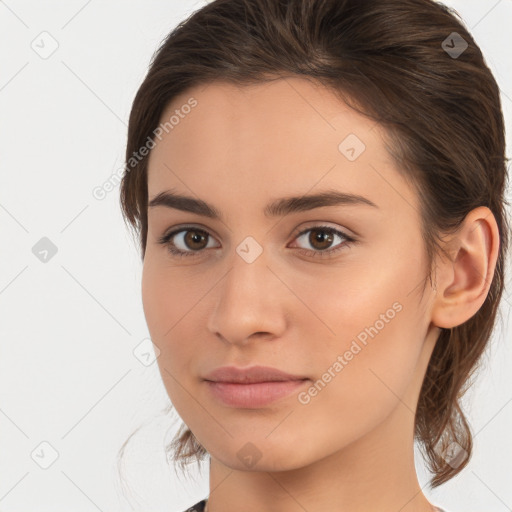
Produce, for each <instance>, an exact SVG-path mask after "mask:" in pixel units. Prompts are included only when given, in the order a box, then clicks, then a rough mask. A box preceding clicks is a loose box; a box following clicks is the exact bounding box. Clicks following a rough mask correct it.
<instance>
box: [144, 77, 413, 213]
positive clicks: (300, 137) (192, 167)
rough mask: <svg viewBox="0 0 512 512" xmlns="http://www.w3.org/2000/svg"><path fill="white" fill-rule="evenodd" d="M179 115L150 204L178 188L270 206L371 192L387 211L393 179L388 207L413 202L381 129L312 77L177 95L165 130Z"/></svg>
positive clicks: (154, 153) (152, 179) (159, 145)
mask: <svg viewBox="0 0 512 512" xmlns="http://www.w3.org/2000/svg"><path fill="white" fill-rule="evenodd" d="M190 105H194V106H190ZM171 117H172V126H171V124H170V123H168V126H167V130H164V131H163V133H162V136H161V140H158V139H154V141H155V142H156V146H155V147H154V148H153V149H152V150H151V153H150V156H149V163H148V194H149V197H150V198H151V197H153V196H154V195H156V194H158V193H159V192H161V191H163V190H168V189H170V188H175V189H179V190H180V191H182V192H183V193H186V192H187V191H188V192H189V195H190V191H193V193H194V194H196V195H197V196H199V197H210V196H212V194H217V195H218V197H219V201H221V202H229V201H230V198H232V195H233V194H237V195H238V199H239V201H240V200H241V201H244V198H245V200H249V198H251V200H254V201H255V202H261V203H262V204H263V203H266V202H267V200H268V198H269V197H274V196H275V197H281V196H285V195H290V194H294V193H299V194H300V193H303V194H305V193H306V192H308V191H314V188H315V187H317V188H322V189H325V188H337V189H342V190H343V191H347V192H353V193H363V192H364V195H366V196H367V197H369V198H370V199H371V200H372V201H374V202H377V203H378V202H380V203H381V204H382V203H383V202H386V197H384V194H383V191H384V188H385V181H388V186H387V188H388V190H387V191H388V192H389V196H388V198H387V200H388V202H389V204H390V205H391V204H393V201H394V202H395V203H396V195H397V194H399V195H404V194H405V195H408V196H409V199H410V200H411V201H414V198H413V192H412V191H411V190H409V189H408V186H407V185H406V184H405V182H403V181H402V179H401V178H400V176H399V175H398V173H397V172H396V170H395V169H394V168H393V167H394V163H393V162H392V161H391V159H390V156H389V154H388V153H387V151H386V149H385V146H384V141H383V131H382V129H381V127H380V126H379V125H377V124H376V123H375V122H374V121H372V120H370V119H368V118H366V117H365V116H362V115H361V114H359V113H357V112H355V111H354V110H352V109H351V108H349V107H348V106H347V105H346V104H345V103H343V102H342V101H341V100H340V99H339V98H338V97H336V95H335V94H334V93H333V92H332V91H330V90H329V89H327V88H326V87H324V86H322V85H320V84H318V83H315V82H312V81H310V80H306V79H303V78H296V77H293V78H282V79H278V80H275V81H271V82H267V83H259V84H254V85H249V86H237V85H234V84H230V83H227V82H220V81H219V82H213V83H210V84H207V85H204V84H203V85H200V86H197V87H193V88H190V89H188V90H187V91H185V92H184V93H182V94H180V95H179V96H177V97H175V98H174V100H173V101H172V103H171V104H169V105H168V106H167V108H166V109H165V110H164V112H163V114H162V116H161V120H160V124H161V126H163V127H165V125H164V123H166V122H167V121H169V120H170V119H171ZM354 156H355V158H354ZM383 180H384V181H383ZM393 196H395V197H393ZM231 200H232V199H231Z"/></svg>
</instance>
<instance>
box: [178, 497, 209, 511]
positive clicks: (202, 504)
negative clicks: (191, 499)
mask: <svg viewBox="0 0 512 512" xmlns="http://www.w3.org/2000/svg"><path fill="white" fill-rule="evenodd" d="M205 505H206V498H205V499H204V500H201V501H198V502H197V503H196V504H195V505H192V506H191V507H190V508H187V510H184V511H183V512H204V507H205Z"/></svg>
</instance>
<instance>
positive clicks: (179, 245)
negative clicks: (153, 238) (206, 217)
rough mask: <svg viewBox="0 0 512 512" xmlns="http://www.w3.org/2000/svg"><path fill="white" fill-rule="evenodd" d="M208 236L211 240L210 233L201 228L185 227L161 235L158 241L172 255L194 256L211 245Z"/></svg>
mask: <svg viewBox="0 0 512 512" xmlns="http://www.w3.org/2000/svg"><path fill="white" fill-rule="evenodd" d="M209 238H210V239H212V240H213V238H212V237H211V235H210V233H208V232H207V231H204V230H203V229H198V228H193V227H188V228H187V227H185V228H181V229H176V230H174V231H172V232H170V233H168V234H166V235H164V236H162V237H161V238H160V239H159V240H158V242H159V243H160V244H162V245H165V246H167V248H168V250H169V252H170V253H171V254H172V255H174V256H196V255H199V254H201V253H202V252H203V251H204V249H208V248H209V247H211V245H208V241H209Z"/></svg>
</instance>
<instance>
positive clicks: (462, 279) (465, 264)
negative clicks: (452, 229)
mask: <svg viewBox="0 0 512 512" xmlns="http://www.w3.org/2000/svg"><path fill="white" fill-rule="evenodd" d="M499 244H500V237H499V230H498V225H497V224H496V219H495V217H494V215H493V213H492V212H491V210H490V209H489V208H487V207H485V206H479V207H478V208H475V209H474V210H471V212H469V213H468V214H467V215H466V218H465V219H464V222H463V224H462V225H461V226H460V228H459V230H458V231H457V233H456V234H455V235H454V236H453V238H452V239H450V242H449V244H448V245H449V251H448V252H449V253H450V256H451V257H450V259H443V261H442V262H440V263H438V264H437V272H436V290H435V293H436V295H435V299H434V302H433V306H432V322H433V323H434V325H436V326H437V327H443V328H446V329H449V328H451V327H457V326H458V325H461V324H463V323H464V322H465V321H466V320H469V319H470V318H471V317H472V316H473V315H475V314H476V313H477V311H478V310H479V309H480V307H481V306H482V304H483V303H484V301H485V299H486V297H487V294H488V292H489V288H490V286H491V282H492V279H493V276H494V270H495V268H496V260H497V258H498V249H499Z"/></svg>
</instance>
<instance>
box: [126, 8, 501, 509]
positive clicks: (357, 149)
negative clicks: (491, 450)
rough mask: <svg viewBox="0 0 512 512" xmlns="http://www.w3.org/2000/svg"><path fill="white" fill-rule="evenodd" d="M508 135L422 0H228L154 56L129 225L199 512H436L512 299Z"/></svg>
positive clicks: (457, 37) (457, 34)
mask: <svg viewBox="0 0 512 512" xmlns="http://www.w3.org/2000/svg"><path fill="white" fill-rule="evenodd" d="M504 146H505V140H504V126H503V117H502V112H501V105H500V99H499V89H498V86H497V84H496V81H495V80H494V77H493V76H492V73H491V72H490V70H489V69H488V67H487V66H486V64H485V62H484V60H483V57H482V54H481V51H480V49H479V48H478V46H477V45H476V43H475V41H474V40H473V38H472V37H471V35H470V34H469V33H468V31H467V30H466V29H465V27H464V26H463V25H462V24H461V23H460V22H459V21H458V20H457V19H456V17H455V15H454V14H453V13H452V12H450V10H449V9H447V8H446V7H444V6H443V5H442V4H438V3H434V2H432V1H430V0H372V1H371V2H370V1H361V0H357V1H356V0H346V1H343V0H315V1H312V0H285V1H277V0H215V1H213V2H211V3H210V4H208V5H206V6H205V7H203V8H202V9H200V10H199V11H197V12H195V13H194V14H193V15H192V16H190V17H189V18H188V19H187V20H186V21H184V22H183V23H181V24H180V25H179V26H178V27H177V28H176V29H175V30H173V31H172V32H171V33H170V34H169V36H168V37H167V39H166V40H165V41H164V43H163V44H162V46H161V47H160V48H159V50H158V52H157V53H156V55H155V56H154V58H153V60H152V63H151V66H150V69H149V72H148V74H147V76H146V78H145V80H144V82H143V83H142V85H141V87H140V89H139V91H138V92H137V95H136V97H135V100H134V103H133V107H132V111H131V115H130V122H129V133H128V144H127V151H126V160H127V162H126V164H127V165H126V171H125V174H124V176H123V181H122V184H121V204H122V209H123V214H124V216H125V218H126V220H127V221H128V222H129V223H130V226H132V227H133V228H135V233H136V235H137V236H138V237H139V243H140V247H141V251H142V260H143V277H142V299H143V305H144V313H145V316H146V320H147V323H148V328H149V331H150V334H151V338H152V341H153V343H154V344H155V345H156V346H157V347H158V349H159V357H158V364H159V369H160V373H161V376H162V379H163V382H164V385H165V388H166V390H167V393H168V395H169V398H170V400H171V402H172V404H173V406H174V407H175V408H176V410H177V412H178V413H179V415H180V417H181V418H182V419H183V421H184V425H183V428H182V430H181V431H180V432H179V433H178V435H177V437H176V439H175V442H174V443H173V444H172V446H171V447H170V449H172V450H174V458H175V460H176V461H177V462H179V463H180V464H181V465H182V467H183V466H184V465H185V463H187V462H188V461H190V460H197V461H200V460H202V459H203V458H204V457H205V456H208V457H209V462H210V475H209V476H210V493H209V497H208V499H204V500H202V501H200V502H199V503H196V504H195V505H194V506H193V507H192V508H190V509H189V510H197V511H203V510H205V511H207V512H225V511H228V510H245V511H262V510H264V511H275V512H278V511H279V512H292V511H296V510H307V511H310V512H313V511H320V510H322V511H323V512H325V511H333V512H334V511H336V512H340V511H350V512H356V511H363V510H364V511H365V512H369V511H379V512H388V511H389V512H391V511H393V512H395V511H398V510H400V511H401V512H413V511H414V512H427V511H433V510H441V511H442V510H443V509H441V508H438V507H434V505H433V504H431V503H430V502H429V501H428V499H427V498H426V497H425V495H424V494H423V493H422V490H421V488H420V486H419V483H418V480H417V476H416V471H415V465H414V453H413V448H414V441H415V440H416V441H418V443H419V445H420V447H421V448H422V449H423V453H424V456H425V460H426V462H427V465H428V467H429V469H430V470H431V472H432V474H433V477H432V480H431V487H435V486H439V485H441V484H442V483H444V482H446V481H448V480H449V479H451V478H453V477H454V476H455V475H457V474H458V473H460V471H461V470H462V469H463V468H464V467H465V466H466V465H467V463H468V461H469V458H470V456H471V453H472V437H471V432H470V430H469V425H468V423H467V421H466V418H465V416H464V414H463V412H462V410H461V407H460V403H459V400H460V398H461V397H462V393H463V392H464V391H465V385H467V382H468V378H469V376H470V375H471V374H472V372H473V371H474V370H475V368H477V365H478V362H479V359H480V356H481V355H482V353H483V351H484V349H485V347H486V345H487V342H488V340H489V337H490V335H491V333H492V331H493V327H494V322H495V317H496V313H497V310H498V306H499V302H500V298H501V295H502V292H503V288H504V272H505V258H506V254H507V248H508V240H509V236H510V235H509V231H510V227H509V221H508V219H507V216H506V211H505V199H504V190H505V185H506V177H507V176H506V167H505V156H504V155H505V153H504V150H505V148H504Z"/></svg>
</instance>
